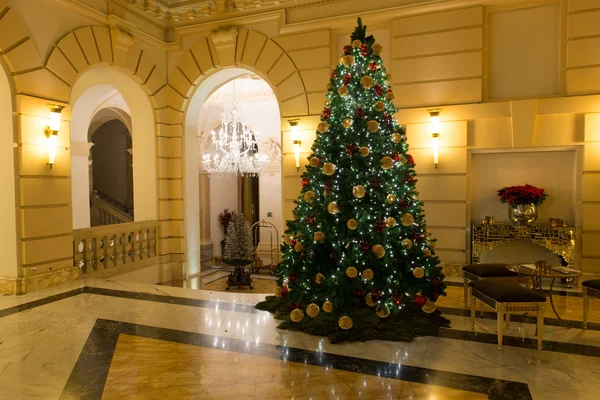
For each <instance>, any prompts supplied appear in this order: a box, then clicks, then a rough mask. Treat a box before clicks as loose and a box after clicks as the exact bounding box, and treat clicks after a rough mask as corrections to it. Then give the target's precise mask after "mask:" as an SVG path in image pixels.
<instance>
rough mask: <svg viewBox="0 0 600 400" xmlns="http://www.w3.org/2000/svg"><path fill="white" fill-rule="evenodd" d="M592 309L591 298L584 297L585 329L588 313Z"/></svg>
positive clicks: (585, 327) (584, 327)
mask: <svg viewBox="0 0 600 400" xmlns="http://www.w3.org/2000/svg"><path fill="white" fill-rule="evenodd" d="M589 309H590V296H588V295H585V294H584V295H583V329H587V321H588V311H589Z"/></svg>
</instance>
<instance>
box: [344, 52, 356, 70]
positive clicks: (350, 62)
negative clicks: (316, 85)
mask: <svg viewBox="0 0 600 400" xmlns="http://www.w3.org/2000/svg"><path fill="white" fill-rule="evenodd" d="M342 63H343V64H344V66H345V67H351V66H352V65H354V56H352V55H350V54H348V55H346V56H344V57H343V58H342Z"/></svg>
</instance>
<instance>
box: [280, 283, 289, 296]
mask: <svg viewBox="0 0 600 400" xmlns="http://www.w3.org/2000/svg"><path fill="white" fill-rule="evenodd" d="M289 291H290V290H289V289H288V287H287V286H286V285H282V286H281V297H283V298H285V297H287V296H288V292H289Z"/></svg>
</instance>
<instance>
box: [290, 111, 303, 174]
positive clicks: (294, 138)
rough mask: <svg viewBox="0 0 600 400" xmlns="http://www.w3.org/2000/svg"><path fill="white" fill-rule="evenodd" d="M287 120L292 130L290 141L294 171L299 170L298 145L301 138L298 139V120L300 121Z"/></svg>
mask: <svg viewBox="0 0 600 400" xmlns="http://www.w3.org/2000/svg"><path fill="white" fill-rule="evenodd" d="M288 122H289V124H290V128H291V130H292V143H293V144H294V157H295V158H296V171H300V145H301V144H302V140H300V128H298V122H300V119H290V120H288Z"/></svg>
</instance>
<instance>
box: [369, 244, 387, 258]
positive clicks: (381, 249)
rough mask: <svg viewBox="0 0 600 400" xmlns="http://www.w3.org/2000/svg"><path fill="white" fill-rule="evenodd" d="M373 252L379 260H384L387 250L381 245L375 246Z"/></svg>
mask: <svg viewBox="0 0 600 400" xmlns="http://www.w3.org/2000/svg"><path fill="white" fill-rule="evenodd" d="M371 252H372V253H373V254H375V257H377V258H383V256H385V248H384V247H383V246H382V245H380V244H376V245H375V246H373V248H372V249H371Z"/></svg>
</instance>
